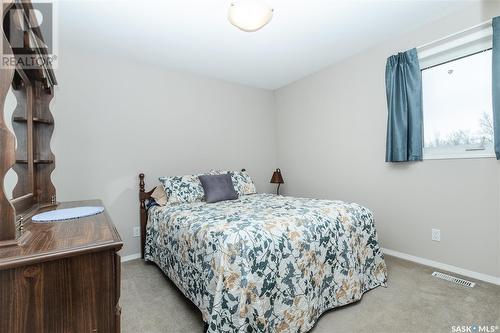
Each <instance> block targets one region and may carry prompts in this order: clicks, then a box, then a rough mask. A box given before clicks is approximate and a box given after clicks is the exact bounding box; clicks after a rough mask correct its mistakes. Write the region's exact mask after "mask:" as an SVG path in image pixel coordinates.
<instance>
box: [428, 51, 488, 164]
mask: <svg viewBox="0 0 500 333" xmlns="http://www.w3.org/2000/svg"><path fill="white" fill-rule="evenodd" d="M422 87H423V110H424V115H423V116H424V158H460V157H465V158H467V157H493V156H494V150H493V122H492V117H493V108H492V96H491V50H487V51H483V52H480V53H476V54H473V55H470V56H466V57H464V58H461V59H458V60H454V61H450V62H447V63H444V64H441V65H437V66H434V67H431V68H428V69H425V70H423V71H422Z"/></svg>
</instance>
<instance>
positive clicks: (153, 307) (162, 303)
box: [121, 256, 500, 333]
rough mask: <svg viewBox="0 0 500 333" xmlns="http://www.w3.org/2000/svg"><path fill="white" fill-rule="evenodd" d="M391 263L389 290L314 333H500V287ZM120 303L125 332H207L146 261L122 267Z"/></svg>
mask: <svg viewBox="0 0 500 333" xmlns="http://www.w3.org/2000/svg"><path fill="white" fill-rule="evenodd" d="M386 262H387V265H388V267H389V287H388V288H383V287H379V288H377V289H374V290H372V291H370V292H368V293H366V294H365V295H364V296H363V299H362V300H361V301H360V302H357V303H355V304H352V305H348V306H345V307H342V308H338V309H335V310H332V311H329V312H327V313H325V314H324V315H323V316H322V317H321V318H320V319H319V321H318V323H317V324H316V327H315V328H314V329H312V330H311V331H310V332H311V333H326V332H339V333H340V332H341V333H348V332H370V333H372V332H381V333H382V332H383V333H390V332H398V333H399V332H418V333H423V332H453V330H452V329H453V327H452V326H472V325H480V326H483V325H484V326H493V330H491V327H490V328H489V329H490V330H489V331H484V332H499V333H500V329H499V328H497V327H500V286H495V285H492V284H488V283H484V282H481V281H474V282H477V284H476V286H475V287H474V288H467V287H462V286H459V285H455V284H453V283H450V282H447V281H443V280H439V279H437V278H435V277H432V276H431V273H432V272H433V271H434V270H435V269H433V268H430V267H426V266H421V265H418V264H415V263H412V262H408V261H404V260H400V259H396V258H393V257H389V256H386ZM469 280H470V279H469ZM121 306H122V332H124V333H137V332H141V333H156V332H158V333H160V332H161V333H191V332H194V333H202V332H203V322H202V320H201V314H200V312H199V311H198V310H197V309H196V308H195V307H194V306H193V305H192V304H191V303H190V302H189V301H188V300H187V299H186V298H184V296H183V295H182V294H181V293H180V292H179V291H178V290H177V289H176V288H175V287H174V285H173V284H172V282H170V280H168V279H167V278H166V277H165V276H164V275H163V274H162V272H161V271H160V270H159V269H158V268H157V267H156V266H155V265H146V264H144V263H143V261H141V260H134V261H130V262H127V263H124V264H123V265H122V292H121ZM495 326H496V327H495ZM465 328H466V329H467V328H468V327H465ZM470 329H471V332H478V331H479V329H478V330H474V329H475V328H474V327H471V328H470ZM457 332H458V331H457Z"/></svg>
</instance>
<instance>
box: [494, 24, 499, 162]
mask: <svg viewBox="0 0 500 333" xmlns="http://www.w3.org/2000/svg"><path fill="white" fill-rule="evenodd" d="M492 24H493V63H492V68H493V73H492V75H493V76H492V79H493V129H494V134H495V135H494V136H495V155H496V156H497V160H500V16H497V17H495V18H493V22H492Z"/></svg>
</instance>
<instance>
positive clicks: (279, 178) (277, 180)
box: [271, 169, 285, 184]
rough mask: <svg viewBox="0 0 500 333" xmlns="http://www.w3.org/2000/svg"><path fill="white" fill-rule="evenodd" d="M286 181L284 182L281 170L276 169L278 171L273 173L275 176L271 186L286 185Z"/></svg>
mask: <svg viewBox="0 0 500 333" xmlns="http://www.w3.org/2000/svg"><path fill="white" fill-rule="evenodd" d="M284 183H285V181H284V180H283V176H282V175H281V170H280V169H276V171H274V172H273V176H272V177H271V184H284Z"/></svg>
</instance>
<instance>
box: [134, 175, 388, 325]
mask: <svg viewBox="0 0 500 333" xmlns="http://www.w3.org/2000/svg"><path fill="white" fill-rule="evenodd" d="M151 193H152V191H150V192H145V189H144V175H141V181H140V198H141V227H142V230H143V233H142V235H143V237H142V246H143V257H144V259H145V260H146V261H150V262H153V263H155V264H156V265H157V266H158V267H160V269H161V270H162V271H163V272H164V273H165V274H166V275H167V276H168V277H169V278H170V279H171V280H172V281H173V282H174V284H175V285H176V286H177V287H178V288H179V289H180V290H181V292H182V293H183V294H184V295H185V296H186V297H187V298H188V299H189V300H191V301H192V302H193V303H194V304H195V305H196V306H197V307H198V308H199V309H200V311H201V313H202V315H203V320H204V321H205V323H206V324H207V328H206V330H207V331H208V332H210V333H216V332H217V333H221V332H307V331H308V330H310V329H311V328H312V327H313V326H314V324H315V322H316V321H317V320H318V318H319V317H320V316H321V314H322V313H324V312H325V311H327V310H330V309H333V308H335V307H338V306H342V305H345V304H349V303H352V302H356V301H358V300H360V299H361V297H362V295H363V293H365V292H366V291H368V290H371V289H373V288H375V287H377V286H385V284H386V280H387V269H386V265H385V262H384V259H383V255H382V252H381V251H380V247H379V245H378V241H377V233H376V230H375V225H374V220H373V215H372V213H371V212H370V211H369V210H368V209H367V208H365V207H363V206H361V205H358V204H355V203H346V202H342V201H331V200H319V199H307V198H294V197H285V196H277V195H272V194H253V195H246V196H242V197H240V198H238V199H237V200H232V201H222V202H218V203H214V204H207V203H205V202H195V203H182V204H177V205H170V206H169V205H167V206H164V207H160V206H153V207H151V208H149V209H148V210H146V204H147V199H148V198H149V196H150V195H151Z"/></svg>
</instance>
